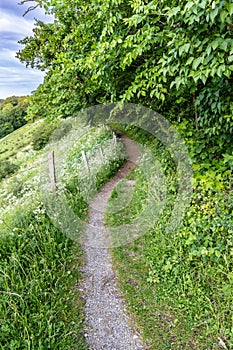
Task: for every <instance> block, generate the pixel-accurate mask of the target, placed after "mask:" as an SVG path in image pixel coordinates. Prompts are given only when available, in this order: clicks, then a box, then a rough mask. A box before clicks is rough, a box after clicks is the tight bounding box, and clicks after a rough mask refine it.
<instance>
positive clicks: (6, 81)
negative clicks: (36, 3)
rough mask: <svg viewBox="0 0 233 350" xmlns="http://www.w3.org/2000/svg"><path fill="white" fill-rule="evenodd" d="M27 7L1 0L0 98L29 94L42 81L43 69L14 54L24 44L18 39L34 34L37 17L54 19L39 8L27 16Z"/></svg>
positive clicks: (14, 0) (45, 19)
mask: <svg viewBox="0 0 233 350" xmlns="http://www.w3.org/2000/svg"><path fill="white" fill-rule="evenodd" d="M25 10H26V8H25V7H24V8H23V7H21V6H19V5H17V0H1V5H0V37H1V41H0V98H6V97H8V96H12V95H17V96H20V95H28V94H30V93H31V91H32V90H35V89H36V88H37V86H38V85H39V84H41V83H42V81H43V76H44V73H43V72H40V71H38V70H33V69H29V68H26V67H25V65H24V64H22V63H20V61H19V60H18V59H17V58H16V57H15V56H16V52H17V51H18V50H19V49H20V48H22V47H21V46H20V45H19V44H18V41H19V40H21V39H23V38H24V37H26V36H30V35H32V33H33V32H32V29H33V27H34V23H35V20H34V19H33V18H34V17H36V18H39V19H40V20H44V21H47V22H48V21H51V20H53V18H52V17H51V16H48V17H45V15H44V14H43V11H42V10H40V9H37V10H35V11H32V12H31V13H29V14H28V15H26V16H25V17H23V13H24V11H25Z"/></svg>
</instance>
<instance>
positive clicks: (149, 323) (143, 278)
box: [105, 130, 233, 350]
mask: <svg viewBox="0 0 233 350" xmlns="http://www.w3.org/2000/svg"><path fill="white" fill-rule="evenodd" d="M129 134H130V136H131V137H132V138H135V139H136V141H138V142H142V139H144V141H145V142H146V144H147V147H149V148H150V150H151V151H152V152H153V153H154V154H155V155H156V159H158V160H159V161H160V162H161V164H163V167H164V168H166V169H167V170H166V176H167V178H168V179H170V180H171V179H172V178H174V177H175V173H174V168H173V167H171V166H170V159H167V160H166V152H163V150H162V146H161V145H160V144H159V143H158V142H157V141H156V142H153V140H152V139H151V140H149V141H148V137H145V135H144V134H140V132H138V131H137V130H131V131H130V132H129ZM146 140H147V141H146ZM130 178H131V179H134V180H135V181H136V184H135V187H134V193H133V196H132V200H131V202H130V204H129V205H127V206H126V207H125V208H124V209H122V210H121V211H120V212H119V213H110V212H107V213H106V216H105V221H106V223H107V224H108V225H110V226H118V227H119V229H120V226H121V225H123V224H125V223H126V222H127V223H130V222H131V221H132V222H133V218H134V217H135V214H136V215H137V214H139V213H140V211H141V209H143V206H144V204H143V203H144V198H145V197H146V194H147V191H148V190H147V186H148V188H149V189H150V191H151V188H152V187H151V186H152V184H150V182H149V180H146V178H145V176H144V175H143V172H141V171H139V169H136V170H135V171H134V172H133V173H131V174H130ZM170 180H169V181H167V183H168V187H169V186H171V189H169V188H168V192H167V202H166V206H165V207H164V209H163V211H162V213H161V215H160V218H159V220H158V221H157V223H156V224H154V226H153V227H152V228H151V229H149V230H146V226H145V232H144V235H143V236H142V237H140V238H138V239H137V240H135V241H134V242H133V243H132V244H128V245H126V246H122V247H118V248H114V249H113V250H112V255H113V262H114V266H115V268H116V270H117V273H118V275H119V279H118V281H119V286H120V288H121V290H122V292H123V295H124V296H125V299H126V301H127V306H128V309H129V310H130V311H131V312H132V314H133V315H134V317H135V320H136V323H137V324H138V326H139V328H141V330H142V334H143V337H144V340H145V342H146V343H148V346H149V348H150V349H156V350H164V349H167V350H168V349H197V350H199V349H201V350H207V349H211V350H212V349H220V348H222V346H223V345H220V344H225V345H224V346H225V347H226V348H227V349H233V342H232V339H233V319H232V315H233V309H232V307H233V278H232V270H233V259H232V257H233V231H232V227H233V219H232V217H233V215H232V214H233V204H232V203H233V198H232V191H231V188H232V174H231V172H226V173H224V174H222V181H221V183H216V178H214V179H213V181H212V180H211V178H209V174H208V173H206V174H203V173H202V176H201V177H200V174H199V173H197V174H195V187H194V193H193V196H192V200H191V204H190V207H189V209H188V210H187V212H186V215H185V218H184V221H183V226H182V227H180V228H179V230H177V231H176V232H173V233H166V231H165V227H166V224H167V221H168V219H169V217H170V214H171V211H172V208H173V207H172V203H173V201H174V199H175V192H174V186H175V184H174V182H173V183H172V181H170ZM220 185H221V186H220ZM214 186H216V188H215V187H214ZM219 186H220V188H221V190H218V188H219ZM121 196H122V191H121V188H120V187H116V189H115V190H114V192H113V194H112V197H111V198H110V203H109V205H108V208H111V203H115V202H116V200H118V201H119V202H121ZM139 203H141V208H140V204H139ZM126 220H127V221H126Z"/></svg>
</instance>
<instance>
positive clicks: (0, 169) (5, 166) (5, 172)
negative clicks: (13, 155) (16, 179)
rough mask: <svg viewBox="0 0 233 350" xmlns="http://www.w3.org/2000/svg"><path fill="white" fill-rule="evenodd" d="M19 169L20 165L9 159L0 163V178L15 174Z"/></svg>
mask: <svg viewBox="0 0 233 350" xmlns="http://www.w3.org/2000/svg"><path fill="white" fill-rule="evenodd" d="M18 169H19V167H18V165H16V164H13V163H11V162H9V161H7V160H5V161H1V163H0V180H2V179H4V178H5V177H7V176H9V175H12V174H14V173H15V172H16V171H17V170H18Z"/></svg>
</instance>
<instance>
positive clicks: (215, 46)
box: [18, 0, 233, 139]
mask: <svg viewBox="0 0 233 350" xmlns="http://www.w3.org/2000/svg"><path fill="white" fill-rule="evenodd" d="M38 3H40V4H41V5H43V6H45V8H46V9H47V10H48V11H50V12H52V13H53V14H54V16H55V21H54V23H52V24H48V25H45V24H43V23H42V22H37V24H36V28H35V29H34V35H33V37H31V38H26V39H24V40H23V41H22V44H24V48H23V49H22V51H21V52H20V53H19V54H18V57H19V59H20V60H21V61H23V62H26V64H27V65H31V66H37V67H39V68H41V69H45V68H47V69H48V72H47V74H46V77H45V80H44V83H43V84H42V85H41V86H40V87H39V88H38V90H37V91H36V93H35V95H34V96H33V98H32V100H31V103H32V105H31V107H30V113H31V114H32V115H33V114H34V115H41V116H42V115H43V116H44V115H46V114H47V116H48V114H49V115H52V117H53V118H56V117H58V116H63V117H64V116H68V115H72V114H73V113H74V112H75V111H76V110H79V109H81V108H83V107H87V106H90V105H94V104H97V103H102V102H110V101H118V100H123V101H130V102H135V103H141V104H143V105H145V106H149V107H151V108H153V109H156V110H157V111H158V112H162V111H164V110H165V112H166V113H168V111H167V109H166V108H164V105H167V106H171V103H170V102H172V105H174V104H175V105H176V107H177V108H176V109H177V110H178V114H179V115H178V118H179V119H180V120H184V119H188V120H191V121H192V122H193V124H196V127H198V128H200V129H201V130H202V132H203V133H205V135H206V137H209V138H211V137H212V136H213V135H216V136H221V137H222V139H224V138H228V137H229V135H230V133H231V128H232V103H233V101H232V93H231V86H232V70H233V65H232V57H233V47H232V30H233V29H232V21H231V17H232V5H231V3H229V1H227V0H224V1H221V0H216V1H210V0H198V1H196V2H192V1H188V0H185V1H183V2H182V3H180V1H177V0H174V1H172V2H171V1H167V0H162V1H150V2H148V1H146V2H142V1H140V2H138V1H126V2H122V0H117V1H114V2H112V1H107V2H106V1H104V2H103V1H99V2H96V1H89V2H88V3H83V2H77V1H70V2H69V5H67V4H61V2H60V1H56V0H54V1H48V0H44V1H42V2H38ZM42 43H43V45H42ZM181 102H182V104H183V105H185V106H184V107H185V109H186V110H187V112H188V113H187V114H185V113H184V109H182V111H181V113H180V112H179V111H180V108H179V107H180V106H179V104H180V103H181ZM170 116H173V115H172V114H170ZM173 118H174V116H173ZM175 119H176V120H177V117H175Z"/></svg>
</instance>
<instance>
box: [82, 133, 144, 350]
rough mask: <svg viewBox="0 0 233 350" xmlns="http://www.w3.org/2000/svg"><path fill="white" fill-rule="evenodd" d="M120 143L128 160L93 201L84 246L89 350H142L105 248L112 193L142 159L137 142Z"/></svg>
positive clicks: (125, 141)
mask: <svg viewBox="0 0 233 350" xmlns="http://www.w3.org/2000/svg"><path fill="white" fill-rule="evenodd" d="M121 139H122V141H123V142H124V144H125V148H126V152H127V154H128V160H127V162H126V163H125V165H124V166H123V167H122V168H121V169H120V170H119V171H118V172H117V174H116V175H115V176H114V177H113V178H112V179H111V180H110V181H109V182H108V183H107V184H106V185H105V186H104V187H103V188H102V190H101V191H100V192H99V193H98V195H97V196H96V197H95V199H94V200H93V202H92V204H91V208H90V210H89V225H88V227H87V229H86V232H85V236H86V238H85V243H84V244H83V250H84V252H85V257H86V258H85V259H86V261H85V262H86V264H85V268H84V269H83V272H84V276H85V277H84V281H83V285H82V290H83V292H84V299H85V304H86V306H85V316H86V327H85V337H86V340H87V343H88V345H89V349H90V350H138V349H143V344H142V342H141V340H140V335H139V334H138V332H137V331H136V330H135V328H134V326H133V324H132V321H131V319H130V315H129V314H128V313H127V312H126V309H125V304H124V301H123V299H122V296H121V294H120V292H119V290H118V288H117V283H116V275H115V273H114V271H113V268H112V262H111V255H110V253H109V249H108V248H103V247H104V246H105V245H104V239H105V238H104V223H103V221H104V212H105V209H106V206H107V202H108V200H109V197H110V195H111V192H112V190H113V189H114V187H115V186H116V185H117V183H118V182H119V181H120V180H121V179H123V178H124V177H125V176H126V175H127V174H128V172H129V171H130V170H131V169H133V168H134V167H135V165H136V164H135V163H136V161H137V159H138V157H139V156H140V150H139V148H138V146H137V144H136V143H135V142H134V141H132V140H131V139H129V138H128V137H126V136H125V135H122V137H121ZM95 243H96V244H95ZM101 243H103V244H102V247H101Z"/></svg>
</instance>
